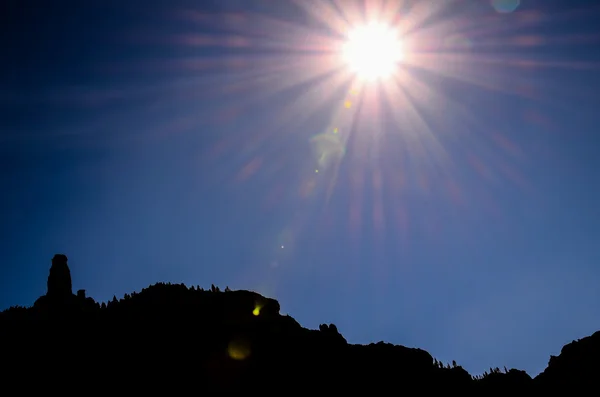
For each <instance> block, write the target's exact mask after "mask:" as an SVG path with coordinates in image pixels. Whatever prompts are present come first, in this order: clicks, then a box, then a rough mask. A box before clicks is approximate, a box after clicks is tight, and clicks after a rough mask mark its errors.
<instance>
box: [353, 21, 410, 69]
mask: <svg viewBox="0 0 600 397" xmlns="http://www.w3.org/2000/svg"><path fill="white" fill-rule="evenodd" d="M342 53H343V57H344V61H345V62H346V63H347V64H348V66H349V67H350V69H351V70H352V72H354V73H356V75H357V76H358V77H360V78H362V79H365V80H369V81H373V80H380V79H385V78H387V77H389V76H391V75H392V74H393V73H394V71H395V70H396V68H397V67H398V64H399V63H400V62H401V61H402V43H401V41H400V38H399V37H398V32H397V31H396V30H395V29H393V28H391V27H389V26H386V25H384V24H381V23H370V24H368V25H365V26H360V27H357V28H355V29H353V30H352V31H350V33H349V34H348V38H347V41H346V43H345V44H344V46H343V50H342Z"/></svg>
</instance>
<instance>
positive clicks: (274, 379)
mask: <svg viewBox="0 0 600 397" xmlns="http://www.w3.org/2000/svg"><path fill="white" fill-rule="evenodd" d="M0 341H1V343H2V345H1V348H0V354H1V356H0V359H1V364H0V367H1V368H2V370H1V372H0V381H1V385H2V386H1V387H0V391H1V392H2V393H3V394H5V393H6V394H5V395H15V394H28V392H36V391H47V390H49V389H56V390H57V391H58V392H61V393H76V394H84V395H89V394H95V393H97V392H107V391H110V392H112V393H113V394H120V392H134V393H142V392H170V393H194V394H196V393H199V394H202V393H207V392H233V391H242V392H245V393H251V392H257V393H264V394H269V395H271V394H299V393H312V394H318V393H320V392H327V393H354V392H358V393H372V392H385V393H386V394H388V393H389V394H391V395H400V394H406V393H409V394H413V393H423V392H427V391H430V390H431V391H437V390H439V391H459V392H471V391H473V392H494V391H514V392H517V393H519V392H524V391H528V392H529V391H531V392H539V391H542V390H544V389H545V390H547V391H553V390H554V389H556V390H558V391H561V392H573V391H576V394H580V393H592V390H593V386H595V384H596V383H597V382H596V381H595V379H596V377H597V376H598V375H599V374H600V371H599V369H600V332H596V333H595V334H594V335H592V336H589V337H587V338H584V339H581V340H579V341H576V342H573V343H570V344H568V345H566V346H564V347H563V349H562V352H561V354H560V355H559V356H558V357H551V358H550V362H549V364H548V367H547V368H546V370H545V371H544V372H543V373H541V374H540V375H538V376H537V377H536V378H534V379H532V378H531V377H530V376H529V375H528V374H527V373H525V372H524V371H519V370H516V369H511V370H506V369H503V370H499V369H497V368H496V369H490V371H489V372H487V373H486V374H484V375H483V376H479V377H476V378H474V377H472V376H471V375H470V374H469V373H467V371H465V370H464V369H463V368H462V367H460V366H458V365H456V364H455V363H453V365H442V364H441V363H439V362H437V360H435V359H434V358H433V357H432V356H431V355H430V354H429V353H427V352H426V351H424V350H421V349H413V348H408V347H404V346H395V345H391V344H387V343H383V342H379V343H375V344H370V345H368V346H363V345H351V344H348V343H347V342H346V340H345V339H344V337H343V336H342V335H341V334H340V333H339V332H338V330H337V328H336V327H335V325H332V324H331V325H325V324H323V325H321V326H320V327H319V330H309V329H306V328H303V327H301V326H300V324H298V323H297V322H296V321H295V320H294V319H293V318H292V317H290V316H282V315H280V314H279V303H278V302H277V301H276V300H273V299H269V298H265V297H263V296H261V295H259V294H256V293H254V292H249V291H229V290H228V289H226V290H225V291H220V290H219V289H218V288H216V287H214V286H212V287H211V288H210V289H209V290H203V289H202V288H196V287H191V288H188V287H186V286H184V285H172V284H163V283H159V284H155V285H153V286H150V287H148V288H146V289H143V290H142V291H141V292H139V293H132V294H131V295H129V294H126V295H125V297H124V298H123V299H121V300H117V299H116V298H114V299H113V300H112V301H111V302H109V303H108V304H104V303H102V304H99V303H97V302H95V301H94V300H93V299H92V298H89V297H86V296H85V292H84V291H83V290H80V291H79V292H78V293H77V294H76V295H74V294H73V293H72V287H71V276H70V271H69V268H68V266H67V258H66V256H64V255H56V256H55V257H54V259H53V260H52V267H51V268H50V275H49V277H48V292H47V294H46V295H44V296H42V297H40V298H39V299H38V300H37V301H36V302H35V304H34V305H33V306H32V307H30V308H23V307H12V308H10V309H8V310H5V311H4V312H2V313H0ZM590 386H591V388H590V389H589V390H588V389H587V388H588V387H590Z"/></svg>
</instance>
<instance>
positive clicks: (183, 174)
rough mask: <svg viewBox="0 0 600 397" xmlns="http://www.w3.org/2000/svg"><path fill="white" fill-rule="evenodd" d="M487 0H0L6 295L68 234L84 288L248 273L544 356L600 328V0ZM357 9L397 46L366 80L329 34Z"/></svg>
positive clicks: (540, 364) (369, 333)
mask: <svg viewBox="0 0 600 397" xmlns="http://www.w3.org/2000/svg"><path fill="white" fill-rule="evenodd" d="M502 3H504V5H506V4H508V5H510V3H511V1H504V2H502V1H499V2H495V3H490V2H488V1H483V0H482V1H473V2H467V1H458V0H456V1H447V2H440V3H435V4H438V5H437V6H436V7H434V5H433V4H434V3H433V2H432V3H427V2H413V3H411V2H408V1H403V2H400V1H390V2H387V4H388V8H385V7H382V6H381V5H382V4H383V3H382V2H377V1H367V2H363V1H361V2H351V1H349V2H337V6H336V5H335V4H336V2H335V1H333V0H311V1H308V0H307V1H306V2H288V1H283V0H281V1H269V0H263V1H258V0H256V1H249V0H248V1H226V0H223V1H214V2H198V1H184V0H172V1H169V2H159V1H147V2H145V3H144V7H140V6H139V2H133V1H131V2H128V1H118V2H117V1H103V2H99V1H98V2H95V1H90V2H85V4H84V3H81V2H75V1H54V2H43V1H34V0H30V1H24V2H16V1H15V2H5V3H3V5H2V7H3V9H2V12H1V13H0V15H2V17H1V18H2V20H1V21H0V22H1V23H0V44H1V48H3V59H4V60H5V61H4V62H3V63H2V65H1V66H0V71H1V73H0V114H1V116H0V143H1V144H0V161H1V165H2V166H1V167H0V192H2V194H1V195H0V217H1V219H2V222H1V223H0V255H1V257H2V266H1V268H0V282H1V285H0V306H1V307H2V308H6V307H9V306H11V305H29V304H31V303H32V302H33V301H34V300H35V299H36V298H37V296H39V295H41V294H43V293H44V291H45V280H46V277H47V274H48V268H49V265H50V259H51V258H52V256H53V255H54V253H57V252H61V253H65V254H67V255H68V257H69V263H70V267H71V271H72V274H73V283H74V288H76V289H78V288H85V289H86V290H87V291H88V294H89V295H91V296H93V297H95V298H96V299H97V300H108V299H110V298H111V297H112V295H113V294H116V295H117V296H122V295H123V294H124V293H126V292H131V291H132V290H140V289H141V288H143V287H145V286H147V285H148V284H151V283H154V282H157V281H172V282H184V283H186V284H188V285H191V284H194V285H198V284H199V285H201V286H205V287H206V286H210V284H212V283H214V284H215V285H219V286H221V287H225V286H226V285H228V286H230V287H231V288H236V289H253V290H256V291H258V292H261V293H263V294H265V295H267V296H270V297H274V298H276V299H278V300H279V301H280V302H281V305H282V311H284V312H286V313H289V314H291V315H292V316H294V317H295V318H296V319H297V320H298V321H299V322H300V323H301V324H302V325H304V326H306V327H310V328H316V327H317V326H318V325H319V324H320V323H324V322H327V323H335V324H336V325H337V326H338V328H339V330H340V331H341V332H342V333H343V334H344V335H345V336H346V338H347V339H348V340H349V341H350V342H353V343H369V342H376V341H379V340H385V341H388V342H392V343H397V344H403V345H407V346H415V347H421V348H424V349H426V350H428V351H429V352H431V353H432V355H434V356H435V357H437V358H438V359H441V360H443V361H445V362H448V361H451V360H456V361H457V362H458V363H459V364H461V365H463V366H464V367H465V368H466V369H467V370H469V371H470V372H471V373H481V372H483V371H484V370H485V369H487V368H489V367H490V366H494V367H495V366H500V367H502V366H504V365H506V366H507V367H517V368H520V369H525V370H527V371H528V372H529V373H530V374H532V375H535V374H537V373H538V372H539V371H541V370H542V369H543V368H544V367H545V366H546V364H547V361H548V358H549V355H550V354H558V353H559V351H560V348H561V347H562V345H563V344H565V343H567V342H569V341H571V340H573V339H576V338H580V337H583V336H586V335H588V334H591V333H592V332H594V331H596V330H598V329H600V320H599V319H600V316H599V314H600V306H599V300H600V293H599V292H598V291H599V290H598V288H597V286H598V285H599V284H600V269H599V268H598V266H597V264H598V263H600V248H599V246H598V244H597V241H598V239H599V237H600V235H599V234H600V210H599V209H598V208H599V207H598V204H597V203H599V202H600V187H599V186H600V184H598V182H597V181H599V180H600V177H599V176H598V169H599V168H598V167H599V164H598V160H597V156H596V152H597V148H598V144H599V143H600V142H599V140H598V137H597V128H598V125H599V122H600V118H599V117H600V116H599V115H598V112H597V108H598V104H599V101H600V93H599V92H598V90H597V89H596V87H598V86H600V85H599V84H600V77H599V76H600V74H599V73H598V69H599V67H600V63H599V62H600V59H599V55H598V54H600V51H599V48H598V47H599V45H600V33H599V32H598V30H597V28H595V27H594V22H596V21H597V20H598V17H600V9H599V8H598V6H597V5H596V4H595V2H593V1H568V2H567V1H564V2H561V1H541V0H537V1H534V0H529V1H528V0H522V1H521V3H520V4H519V5H518V7H517V8H516V9H515V10H514V11H512V12H500V11H503V10H507V9H508V8H511V7H508V8H502ZM17 4H19V5H17ZM392 6H397V7H395V8H394V7H392ZM494 6H496V8H494ZM513 8H514V7H513ZM377 10H380V12H379V13H377ZM381 10H384V11H381ZM394 10H395V11H394ZM376 15H379V16H378V17H377V16H376ZM369 18H379V19H386V20H389V21H390V23H392V24H393V25H394V26H397V27H399V29H400V30H401V31H402V32H404V35H403V40H404V43H405V44H406V48H407V50H406V55H405V61H404V62H403V63H402V64H401V65H400V66H399V69H398V73H397V75H396V76H395V77H394V78H391V79H387V80H382V81H380V82H378V83H370V84H360V83H357V82H356V80H355V79H354V78H353V76H352V75H351V74H349V73H348V72H347V71H346V70H345V69H344V65H342V64H341V61H340V58H341V57H340V55H339V54H338V53H337V52H336V49H337V48H338V47H339V43H340V42H342V40H343V37H344V34H343V31H344V29H347V28H348V27H350V26H352V25H353V24H354V25H356V24H359V23H360V21H365V20H367V19H369ZM346 103H348V104H349V105H350V106H349V107H346V106H345V104H346ZM317 170H318V172H317Z"/></svg>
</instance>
